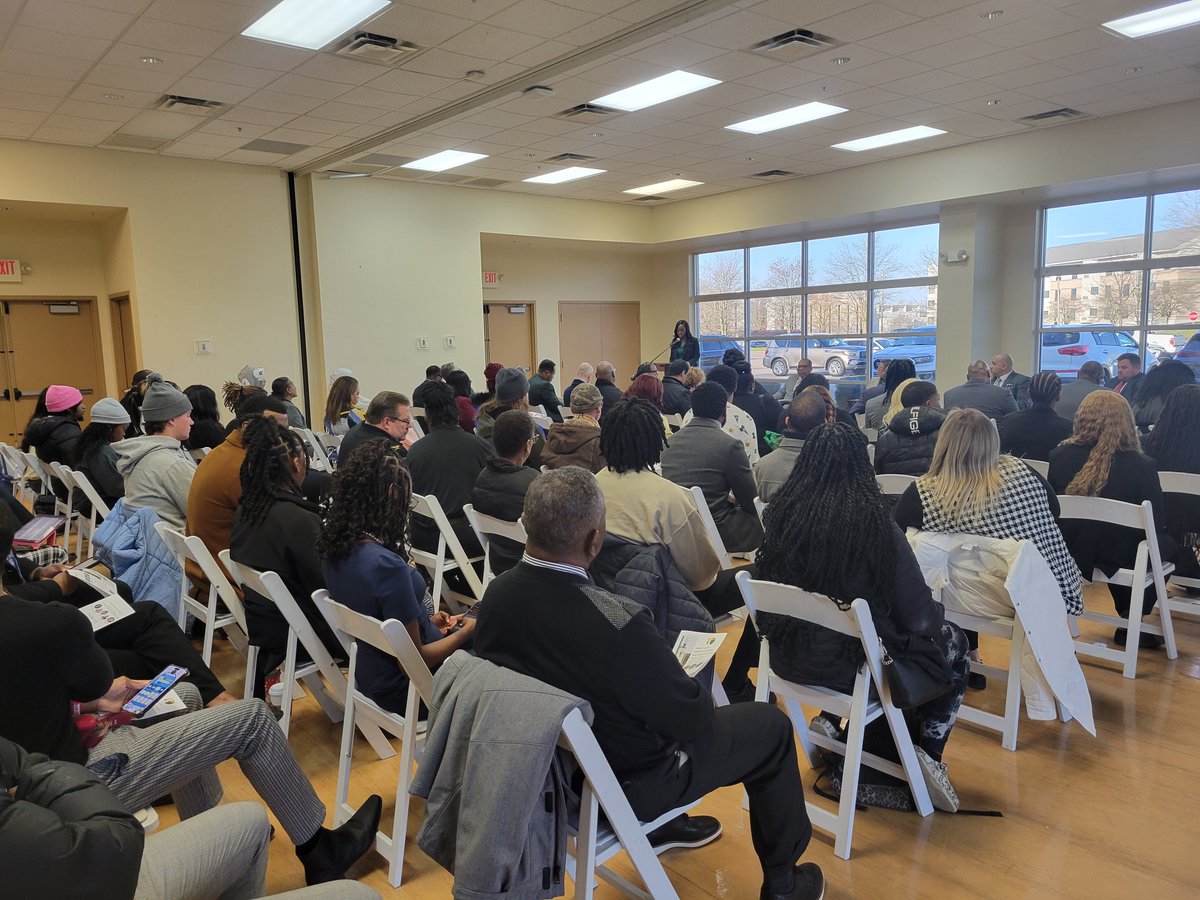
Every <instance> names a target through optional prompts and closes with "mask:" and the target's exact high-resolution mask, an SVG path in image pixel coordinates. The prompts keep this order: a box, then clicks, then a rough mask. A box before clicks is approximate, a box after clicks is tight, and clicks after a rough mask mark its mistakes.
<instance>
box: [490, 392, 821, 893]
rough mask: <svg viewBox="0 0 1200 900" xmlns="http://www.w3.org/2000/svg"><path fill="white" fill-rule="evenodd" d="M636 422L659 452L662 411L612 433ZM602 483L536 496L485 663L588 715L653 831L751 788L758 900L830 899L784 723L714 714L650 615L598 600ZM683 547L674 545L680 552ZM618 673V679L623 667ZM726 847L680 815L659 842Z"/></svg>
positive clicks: (529, 503) (551, 483)
mask: <svg viewBox="0 0 1200 900" xmlns="http://www.w3.org/2000/svg"><path fill="white" fill-rule="evenodd" d="M631 411H635V412H633V413H632V414H633V415H636V416H638V417H639V418H640V419H641V420H642V421H643V425H642V430H643V432H644V435H645V437H646V438H648V439H649V440H650V441H651V442H653V441H655V440H657V439H658V438H657V423H656V414H655V411H654V410H653V409H652V408H651V407H650V405H649V404H648V403H646V402H645V401H641V400H626V401H622V402H620V403H618V404H616V405H615V406H614V407H613V409H612V410H611V417H610V420H609V421H608V422H606V423H605V432H603V433H607V429H608V428H610V427H611V425H612V424H617V425H618V430H621V425H623V424H625V423H624V419H625V416H626V415H628V414H630V412H631ZM647 449H649V447H647ZM612 458H613V457H612V456H610V457H609V459H610V460H611V459H612ZM606 471H607V470H606ZM604 474H605V473H601V475H600V476H596V477H593V476H592V475H590V474H588V473H587V472H586V471H584V470H583V469H580V468H578V467H574V466H572V467H568V468H565V469H559V470H557V471H554V472H550V473H548V474H546V475H544V476H543V477H542V478H540V479H538V481H537V482H536V483H535V484H533V485H532V486H531V487H530V490H529V494H528V495H527V496H526V498H525V514H524V522H525V529H526V531H527V532H528V534H529V540H528V543H527V544H526V548H525V555H524V557H523V559H522V561H521V563H520V564H519V565H518V566H517V567H516V568H514V569H512V570H511V571H509V572H507V573H505V574H504V575H501V576H500V577H499V578H497V579H496V580H494V581H493V582H492V583H491V584H490V585H489V586H488V589H487V593H486V594H485V595H484V600H483V602H482V604H481V605H480V608H479V609H480V612H479V625H478V628H477V629H476V632H475V652H476V653H477V654H478V655H479V656H480V657H482V658H483V659H486V660H489V661H490V662H493V663H495V664H497V665H500V666H504V667H505V668H508V669H512V670H514V671H516V672H520V673H522V674H524V675H528V676H530V677H532V678H536V679H539V680H541V681H544V682H546V683H548V684H550V685H552V686H554V687H556V688H559V689H560V690H563V691H567V692H569V693H571V694H574V695H576V696H578V697H581V698H582V699H584V700H586V701H588V703H589V704H591V707H592V711H593V713H594V714H595V720H594V722H593V724H592V730H593V731H594V732H595V734H596V740H597V741H598V742H599V744H600V747H601V749H602V750H603V751H604V754H605V756H606V757H607V758H608V762H609V764H610V765H611V766H612V768H613V771H614V772H615V773H616V776H617V780H618V781H619V782H620V783H621V786H622V788H623V789H624V791H625V795H626V797H627V798H628V799H629V803H630V805H631V806H632V807H633V811H634V813H635V814H636V815H637V816H638V818H639V819H641V820H643V821H648V820H651V819H654V818H657V817H658V816H660V815H662V814H663V813H664V812H667V811H668V810H671V809H675V808H677V807H679V806H683V805H685V804H688V803H691V802H692V801H694V800H698V799H699V798H701V797H703V796H705V795H706V794H708V793H709V792H711V791H713V790H715V789H716V788H718V787H722V786H725V785H733V784H739V783H741V784H744V785H745V788H746V792H747V794H748V795H749V799H750V831H751V834H752V838H753V842H754V849H755V852H756V853H757V855H758V858H759V863H760V864H761V866H762V869H763V885H762V890H761V892H760V897H763V898H768V900H775V898H801V897H803V898H813V900H816V898H820V897H821V896H823V893H824V879H823V877H822V875H821V871H820V869H819V868H818V867H817V866H816V864H814V863H805V864H804V865H802V866H799V867H797V866H796V863H797V862H798V861H799V859H800V856H801V855H802V854H803V853H804V850H805V848H806V847H807V846H808V842H809V839H810V838H811V835H812V826H811V825H810V823H809V821H808V814H807V811H806V809H805V805H804V790H803V787H802V785H801V782H800V772H799V765H798V762H797V759H796V745H795V739H794V737H793V734H792V729H791V724H790V722H789V720H788V718H787V716H786V715H784V714H783V713H782V712H781V711H780V710H779V709H777V708H776V707H774V706H773V705H770V704H766V703H746V704H738V705H736V706H724V707H721V708H719V709H714V708H713V703H712V697H711V696H709V694H708V691H706V690H705V689H704V688H703V687H702V686H701V685H700V683H699V682H698V681H697V680H695V679H692V678H688V677H687V676H686V675H685V674H684V673H683V670H682V669H681V668H680V667H679V663H678V661H677V660H676V659H675V658H674V656H673V655H672V653H671V647H670V645H668V644H667V643H666V642H665V641H664V640H663V639H662V637H661V636H660V635H659V633H658V629H657V627H656V626H655V624H654V622H653V620H652V618H651V616H650V614H649V612H648V611H647V610H646V608H645V607H643V606H641V605H639V604H636V603H633V602H631V601H628V600H626V599H624V598H623V597H620V596H618V595H616V594H612V593H609V592H608V591H604V590H601V589H599V588H597V587H596V586H595V585H594V584H593V583H592V580H591V579H590V578H589V576H588V572H587V569H588V566H589V565H590V564H591V562H592V560H593V559H595V557H596V555H597V554H598V553H599V552H600V547H601V545H602V544H603V542H604V532H605V522H606V518H607V519H608V521H611V520H612V511H611V510H609V511H608V513H607V516H606V511H605V496H604V494H602V492H601V490H599V489H598V484H597V482H598V481H599V480H600V479H601V478H602V477H603V476H604ZM617 477H622V476H617ZM634 477H635V478H640V476H634ZM671 487H672V488H673V489H675V490H679V489H678V488H675V487H674V486H673V485H672V486H671ZM685 537H686V535H682V534H680V535H677V536H676V539H675V540H674V541H673V542H672V543H673V544H674V543H676V542H678V541H679V540H681V539H684V538H685ZM618 659H619V660H621V661H622V663H621V665H618V666H614V665H613V660H618ZM648 685H653V686H654V689H653V690H647V686H648ZM720 834H721V824H720V822H718V821H717V820H716V819H713V818H711V817H708V816H686V815H684V816H680V817H677V818H675V819H673V820H671V821H670V822H668V823H666V824H665V825H662V826H660V827H659V828H658V829H657V830H655V831H653V832H651V833H650V835H649V839H650V843H651V845H652V846H653V847H654V848H655V849H656V850H659V851H661V850H664V849H666V848H667V847H702V846H704V845H705V844H707V843H709V842H711V841H713V840H715V839H716V838H717V837H719V836H720ZM734 893H735V894H736V895H737V896H746V895H748V894H749V893H750V892H749V891H748V890H746V889H741V890H735V891H734Z"/></svg>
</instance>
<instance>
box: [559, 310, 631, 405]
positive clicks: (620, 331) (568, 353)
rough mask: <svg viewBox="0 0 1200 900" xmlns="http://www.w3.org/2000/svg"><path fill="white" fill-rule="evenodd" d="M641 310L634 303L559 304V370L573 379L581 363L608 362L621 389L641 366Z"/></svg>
mask: <svg viewBox="0 0 1200 900" xmlns="http://www.w3.org/2000/svg"><path fill="white" fill-rule="evenodd" d="M641 334H642V325H641V307H640V305H639V304H637V303H617V302H613V303H591V302H588V303H573V302H566V301H563V302H560V303H559V304H558V347H559V357H560V359H559V363H558V365H559V370H560V371H561V372H563V373H564V375H570V376H571V377H574V372H575V369H576V368H577V367H578V366H579V364H580V363H581V362H590V363H591V364H592V365H595V364H596V363H598V362H600V361H601V360H604V359H606V360H608V361H609V362H611V363H612V364H613V365H614V366H616V369H617V386H618V387H620V388H622V389H624V388H625V387H626V386H627V385H628V384H629V378H630V376H631V375H633V373H634V372H636V371H637V367H638V363H639V362H641V361H642V360H641V356H640V354H641V344H642V341H641Z"/></svg>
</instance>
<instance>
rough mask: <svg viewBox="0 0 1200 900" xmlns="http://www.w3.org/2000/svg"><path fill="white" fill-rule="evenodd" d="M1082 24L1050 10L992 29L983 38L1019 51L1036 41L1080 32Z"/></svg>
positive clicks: (1077, 20)
mask: <svg viewBox="0 0 1200 900" xmlns="http://www.w3.org/2000/svg"><path fill="white" fill-rule="evenodd" d="M1081 24H1082V23H1081V22H1080V21H1079V19H1076V18H1074V17H1072V16H1064V15H1063V14H1062V13H1060V12H1057V11H1054V10H1050V11H1047V12H1043V13H1039V14H1037V15H1033V16H1030V17H1029V18H1027V19H1021V20H1020V21H1017V22H1010V23H1009V24H1006V25H1001V26H1000V27H999V28H993V29H990V30H988V31H987V32H986V33H985V34H983V35H982V36H983V37H984V39H985V40H986V41H987V42H988V43H989V44H997V45H999V46H1001V47H1014V48H1018V49H1019V48H1021V47H1024V46H1025V45H1026V44H1031V43H1033V42H1034V41H1041V40H1045V39H1046V38H1053V37H1058V36H1059V35H1062V34H1069V33H1071V32H1073V31H1078V30H1079V29H1080V25H1081Z"/></svg>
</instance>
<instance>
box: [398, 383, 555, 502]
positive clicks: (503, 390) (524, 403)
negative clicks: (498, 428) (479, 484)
mask: <svg viewBox="0 0 1200 900" xmlns="http://www.w3.org/2000/svg"><path fill="white" fill-rule="evenodd" d="M510 409H515V410H519V411H520V412H523V413H527V412H529V380H528V379H527V378H526V377H525V373H524V372H522V371H521V370H520V369H516V368H511V367H510V368H507V369H501V370H500V371H499V372H497V373H496V399H494V400H492V401H490V402H488V403H485V404H484V405H483V406H481V407H479V415H478V417H477V418H476V419H475V433H476V434H477V435H479V436H480V437H481V438H483V439H484V440H485V441H490V440H491V439H492V428H493V427H494V426H495V424H496V419H498V418H499V417H500V416H501V415H503V414H504V413H506V412H508V411H509V410H510ZM430 424H431V426H432V423H430ZM545 446H546V439H545V437H543V435H542V430H541V429H540V428H539V429H538V436H537V440H536V441H534V442H533V452H532V453H531V454H529V459H528V460H527V461H526V463H525V465H527V466H529V468H531V469H541V467H542V449H543V448H544V447H545ZM471 483H472V484H474V478H472V481H471ZM414 490H417V489H416V488H414ZM417 493H418V494H421V493H424V491H421V490H417ZM464 502H465V501H464Z"/></svg>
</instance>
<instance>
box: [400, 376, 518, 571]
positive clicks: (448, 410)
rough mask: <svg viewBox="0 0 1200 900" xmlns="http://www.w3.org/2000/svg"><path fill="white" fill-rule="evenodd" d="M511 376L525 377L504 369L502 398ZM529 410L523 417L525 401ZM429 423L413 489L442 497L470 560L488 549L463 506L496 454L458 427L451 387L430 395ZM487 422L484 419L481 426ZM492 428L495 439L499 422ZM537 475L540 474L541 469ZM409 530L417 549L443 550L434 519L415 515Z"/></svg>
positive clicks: (411, 462)
mask: <svg viewBox="0 0 1200 900" xmlns="http://www.w3.org/2000/svg"><path fill="white" fill-rule="evenodd" d="M506 372H515V373H516V374H518V375H521V373H520V371H518V370H517V369H504V370H502V371H501V373H500V375H501V377H500V378H498V379H497V380H496V391H497V394H498V395H499V396H506V389H507V388H508V386H509V384H510V382H509V381H508V380H507V379H506V378H505V377H504V375H505V373H506ZM524 379H525V376H524V375H521V380H522V381H524ZM522 396H523V395H522ZM523 406H524V409H523V410H522V412H524V413H525V414H526V415H528V413H529V403H528V402H527V401H525V402H523ZM496 408H497V409H498V407H496ZM503 412H508V410H504V411H503ZM503 412H497V413H496V415H497V416H500V415H503ZM425 418H426V419H428V420H429V434H427V435H425V437H423V438H421V440H419V441H417V442H416V443H415V444H414V445H413V448H412V450H411V451H409V454H408V469H409V471H410V472H411V473H412V490H413V492H414V493H417V494H421V495H432V496H434V497H437V499H438V502H439V503H440V504H441V506H442V510H443V511H444V512H445V513H446V518H448V519H449V520H450V525H451V527H452V528H453V529H454V533H455V534H456V535H457V536H458V540H459V543H461V544H462V546H463V549H464V550H466V552H467V555H468V556H478V555H479V554H481V553H482V552H483V548H482V547H480V546H479V539H478V538H477V537H475V532H474V530H472V528H471V523H470V522H468V521H467V517H466V514H465V513H463V507H464V506H466V505H467V504H468V503H470V502H471V491H472V490H473V489H474V488H475V481H476V480H477V479H478V478H479V473H480V472H482V471H483V469H484V467H485V466H486V465H487V461H488V457H490V456H491V455H492V448H491V447H490V446H489V445H488V442H487V441H485V440H483V438H481V437H479V436H478V435H474V434H467V433H466V432H465V431H463V430H462V429H461V428H459V427H458V407H457V406H456V405H455V404H454V394H453V392H452V391H451V390H450V388H449V387H448V386H447V385H444V384H439V385H437V386H435V387H431V388H429V389H427V390H426V391H425ZM482 418H483V417H482V414H481V416H480V420H481V421H482ZM530 421H532V420H530ZM489 425H490V426H491V427H489V428H488V434H489V435H490V434H491V433H492V428H494V427H495V421H494V420H493V421H492V422H490V423H489ZM539 438H540V435H539ZM533 471H534V472H535V473H536V472H537V470H536V469H534V470H533ZM409 530H410V532H411V534H412V543H413V546H414V547H417V548H418V549H420V550H425V551H428V552H431V553H432V552H435V551H436V550H437V546H438V537H439V532H438V528H437V525H436V524H434V522H433V520H432V519H428V518H426V517H425V516H422V515H415V514H414V515H413V517H412V519H411V521H410V522H409Z"/></svg>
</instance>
